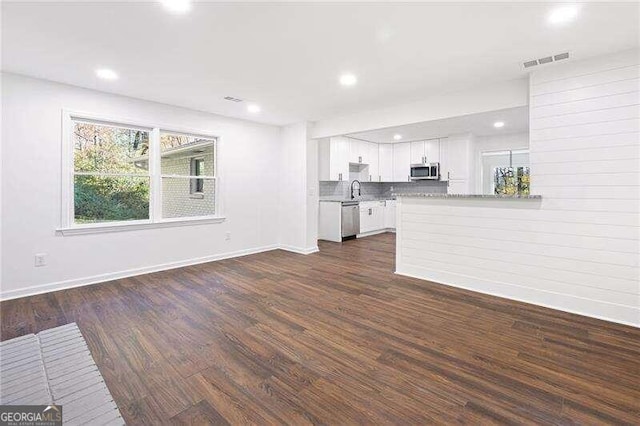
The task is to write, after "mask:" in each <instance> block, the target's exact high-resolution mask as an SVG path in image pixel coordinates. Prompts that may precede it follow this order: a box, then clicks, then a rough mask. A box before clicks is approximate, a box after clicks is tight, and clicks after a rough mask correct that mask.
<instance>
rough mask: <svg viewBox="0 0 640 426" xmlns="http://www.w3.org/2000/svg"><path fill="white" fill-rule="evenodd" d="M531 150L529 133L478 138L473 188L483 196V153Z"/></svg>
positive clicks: (474, 154) (474, 147)
mask: <svg viewBox="0 0 640 426" xmlns="http://www.w3.org/2000/svg"><path fill="white" fill-rule="evenodd" d="M528 148H529V133H528V132H522V133H508V134H506V135H491V136H477V137H476V139H475V144H474V146H473V161H474V165H475V173H474V182H473V188H474V191H475V192H476V194H482V157H481V156H482V153H483V152H490V151H510V150H511V151H512V150H517V149H528Z"/></svg>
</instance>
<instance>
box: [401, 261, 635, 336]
mask: <svg viewBox="0 0 640 426" xmlns="http://www.w3.org/2000/svg"><path fill="white" fill-rule="evenodd" d="M396 251H397V252H398V253H399V252H400V251H401V250H399V249H396ZM396 265H399V263H396ZM396 268H397V269H396V271H395V274H396V275H402V276H405V277H410V278H416V279H419V280H422V281H426V282H431V283H435V284H438V285H446V286H450V287H455V288H461V289H463V290H467V291H473V292H476V293H481V294H488V295H490V296H494V297H500V298H502V299H508V300H515V301H518V302H522V303H526V304H528V305H534V306H542V307H544V308H549V309H555V310H557V311H562V312H569V313H572V314H576V315H582V316H584V317H589V318H596V319H599V320H603V321H609V322H614V323H617V324H623V325H629V326H632V327H636V328H640V321H639V322H636V323H634V322H631V321H626V320H623V319H620V318H615V317H613V316H608V315H606V314H605V315H602V314H592V313H587V312H584V311H583V310H580V309H576V308H567V307H566V306H564V305H562V304H560V303H559V304H556V305H553V304H549V303H542V302H532V301H531V300H530V299H529V300H526V299H524V298H520V297H516V296H512V295H506V294H504V293H503V292H501V291H500V290H495V289H492V290H480V289H478V288H477V287H476V286H475V285H476V284H477V285H482V284H486V285H487V287H489V288H490V287H494V288H497V287H503V288H509V287H519V286H516V285H514V284H508V283H503V282H500V281H486V280H482V279H478V278H474V277H468V276H467V275H463V274H455V273H451V272H440V271H435V270H430V269H427V268H423V267H420V266H413V265H410V266H404V267H401V268H398V267H396ZM461 279H465V280H466V279H470V280H472V281H473V282H474V286H472V285H465V284H462V283H460V282H458V283H456V281H460V280H461ZM534 291H535V292H536V293H537V294H540V295H543V294H552V295H554V296H557V297H558V298H561V299H565V302H566V301H567V300H572V301H573V300H575V302H579V301H580V300H586V301H589V302H593V303H596V304H599V305H600V306H603V307H604V306H607V307H613V308H615V309H616V310H625V311H627V312H631V313H632V314H635V316H636V317H638V314H639V313H640V312H639V310H638V309H634V308H632V307H630V306H621V305H615V304H613V303H607V302H601V301H599V300H591V299H583V298H580V297H575V296H569V295H566V294H561V293H555V292H550V291H545V290H538V289H536V290H534Z"/></svg>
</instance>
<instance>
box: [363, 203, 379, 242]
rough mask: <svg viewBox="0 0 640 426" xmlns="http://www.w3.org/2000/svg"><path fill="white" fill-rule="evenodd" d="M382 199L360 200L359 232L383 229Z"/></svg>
mask: <svg viewBox="0 0 640 426" xmlns="http://www.w3.org/2000/svg"><path fill="white" fill-rule="evenodd" d="M384 203H385V202H384V201H363V202H360V234H365V233H368V232H374V231H380V230H382V229H384V209H385V207H384Z"/></svg>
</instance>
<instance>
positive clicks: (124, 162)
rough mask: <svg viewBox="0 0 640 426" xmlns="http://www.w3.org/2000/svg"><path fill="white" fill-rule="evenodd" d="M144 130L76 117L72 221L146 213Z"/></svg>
mask: <svg viewBox="0 0 640 426" xmlns="http://www.w3.org/2000/svg"><path fill="white" fill-rule="evenodd" d="M148 149H149V131H148V130H145V129H136V128H128V127H122V126H112V125H106V124H99V123H92V122H86V121H81V120H75V121H74V123H73V199H74V206H73V217H74V222H75V223H80V224H81V223H96V222H115V221H129V220H148V219H149V201H150V198H149V189H150V180H149V179H150V176H149V168H148V166H147V165H146V164H144V165H141V164H136V163H135V161H134V160H135V159H136V158H137V157H140V156H142V155H146V152H147V151H148Z"/></svg>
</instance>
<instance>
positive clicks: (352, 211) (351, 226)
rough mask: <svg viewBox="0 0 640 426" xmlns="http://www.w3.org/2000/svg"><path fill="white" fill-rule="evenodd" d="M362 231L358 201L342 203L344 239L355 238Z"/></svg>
mask: <svg viewBox="0 0 640 426" xmlns="http://www.w3.org/2000/svg"><path fill="white" fill-rule="evenodd" d="M359 233H360V207H359V206H358V202H357V201H344V202H343V203H342V240H346V239H349V238H355V237H356V235H358V234H359Z"/></svg>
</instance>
